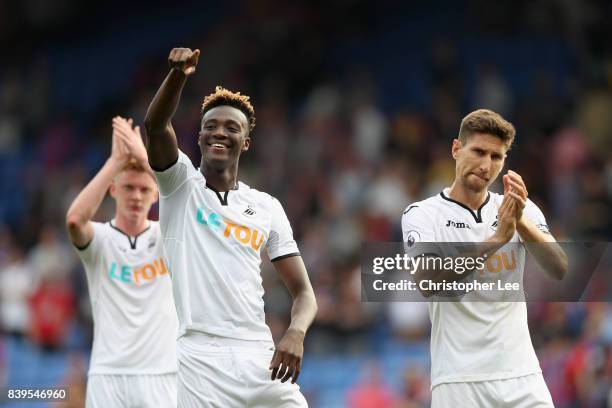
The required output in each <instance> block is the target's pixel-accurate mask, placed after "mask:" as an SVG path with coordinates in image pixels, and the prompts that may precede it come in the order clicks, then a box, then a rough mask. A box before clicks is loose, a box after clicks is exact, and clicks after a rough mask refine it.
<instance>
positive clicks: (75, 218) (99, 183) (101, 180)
mask: <svg viewBox="0 0 612 408" xmlns="http://www.w3.org/2000/svg"><path fill="white" fill-rule="evenodd" d="M119 126H123V127H128V128H129V129H130V130H132V127H131V126H132V121H131V119H130V120H129V121H128V120H126V119H123V118H120V117H115V118H113V137H112V150H111V155H110V157H109V158H108V159H107V160H106V163H104V166H102V168H101V169H100V171H99V172H98V173H97V174H96V175H95V177H94V178H93V179H92V180H91V181H90V182H89V183H88V184H87V185H86V186H85V188H84V189H83V190H81V192H80V193H79V195H78V196H77V197H76V198H75V199H74V201H73V202H72V204H71V205H70V208H69V209H68V212H67V214H66V228H67V229H68V235H69V236H70V241H72V243H73V244H74V245H75V246H76V247H78V248H82V247H85V246H87V245H88V244H89V243H90V242H91V240H92V239H93V234H94V232H93V226H92V224H91V219H92V218H93V216H94V215H95V213H96V211H98V208H99V207H100V204H101V203H102V200H103V199H104V197H105V196H106V192H107V191H108V189H109V187H110V185H111V183H112V181H113V179H114V178H115V176H116V175H117V174H119V172H121V170H122V169H123V167H124V166H125V165H126V164H127V163H128V162H129V160H130V159H132V156H131V154H130V153H129V150H128V148H127V146H126V145H125V144H124V142H122V140H121V136H120V135H119V132H118V127H119ZM138 131H139V129H138V127H136V129H135V130H132V132H138ZM141 143H142V142H141Z"/></svg>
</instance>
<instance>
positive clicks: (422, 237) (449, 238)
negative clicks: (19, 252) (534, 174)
mask: <svg viewBox="0 0 612 408" xmlns="http://www.w3.org/2000/svg"><path fill="white" fill-rule="evenodd" d="M448 190H449V189H446V190H444V191H443V192H442V193H440V194H439V195H436V196H433V197H430V198H428V199H426V200H423V201H420V202H417V203H414V204H412V205H410V206H408V207H407V208H406V210H405V211H404V215H403V217H402V232H403V237H404V242H405V243H406V245H407V247H408V246H414V244H415V243H418V242H438V243H442V242H474V243H479V242H484V241H485V240H486V239H487V238H489V237H491V235H493V234H494V233H495V230H496V228H497V211H498V208H499V206H500V205H501V203H502V201H503V195H500V194H496V193H490V192H489V193H488V195H487V199H486V200H485V202H484V203H483V204H482V205H481V207H480V208H479V209H478V210H477V211H473V210H471V209H470V208H468V207H467V206H465V205H463V204H462V203H459V202H457V201H454V200H452V199H451V198H449V197H448ZM523 213H524V215H525V216H527V217H528V218H529V219H530V220H531V221H533V222H534V223H535V224H536V225H537V226H538V228H540V230H542V231H544V232H548V226H547V225H546V220H545V219H544V215H543V214H542V212H541V211H540V210H539V208H538V207H537V206H536V205H535V204H534V203H533V202H532V201H530V200H528V202H527V205H526V207H525V210H524V212H523ZM417 247H418V245H417V246H414V248H417ZM409 252H410V250H409ZM415 255H416V254H415ZM495 255H496V256H497V258H496V260H497V261H496V262H495V263H492V264H490V265H489V264H487V266H486V267H485V268H484V269H483V270H482V271H476V272H474V273H478V274H480V278H483V279H484V280H487V279H488V278H498V279H501V280H508V281H513V282H519V283H520V284H521V290H522V282H523V270H524V267H525V247H524V245H523V244H522V243H521V241H520V237H519V235H518V233H515V235H514V237H513V238H512V239H511V240H510V242H509V243H508V244H507V245H506V246H504V247H502V248H500V249H499V250H498V251H497V252H496V254H495ZM491 265H493V266H494V267H491ZM469 280H470V278H469V277H468V278H466V281H469ZM472 280H473V279H472ZM497 295H499V292H497ZM502 296H503V295H502ZM483 299H486V296H485V297H483V295H482V294H480V293H478V292H470V293H468V294H466V295H465V296H463V297H462V298H461V301H447V302H435V301H431V302H428V306H429V316H430V319H431V324H432V329H431V348H430V350H431V360H432V366H431V386H432V388H433V387H435V386H436V385H438V384H441V383H449V382H471V381H485V380H500V379H506V378H514V377H520V376H523V375H528V374H533V373H538V372H541V370H540V365H539V363H538V360H537V357H536V354H535V352H534V349H533V346H532V344H531V337H530V335H529V329H528V327H527V306H526V304H525V302H510V301H499V300H498V301H495V302H486V301H482V300H483ZM497 299H499V296H498V297H497ZM502 299H505V298H502Z"/></svg>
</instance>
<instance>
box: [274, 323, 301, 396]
mask: <svg viewBox="0 0 612 408" xmlns="http://www.w3.org/2000/svg"><path fill="white" fill-rule="evenodd" d="M303 356H304V334H303V333H301V332H299V331H298V330H294V329H292V328H289V329H287V332H286V333H285V335H284V336H283V338H282V339H281V340H280V342H279V343H278V347H276V350H275V351H274V355H273V356H272V361H271V362H270V367H268V369H269V370H272V381H274V380H275V379H277V378H278V379H280V380H281V382H285V381H287V380H288V379H289V378H291V383H292V384H294V383H295V382H296V381H297V379H298V376H299V375H300V370H301V367H302V357H303Z"/></svg>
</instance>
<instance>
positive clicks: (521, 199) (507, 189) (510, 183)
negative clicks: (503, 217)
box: [503, 170, 529, 222]
mask: <svg viewBox="0 0 612 408" xmlns="http://www.w3.org/2000/svg"><path fill="white" fill-rule="evenodd" d="M503 182H504V196H506V195H507V196H510V197H512V198H513V199H514V200H515V202H516V207H515V211H516V220H517V222H521V219H522V218H523V210H524V209H525V205H526V204H527V196H528V195H529V193H528V192H527V187H526V186H525V183H524V182H523V178H522V177H521V176H520V174H518V173H517V172H515V171H512V170H508V173H507V174H505V175H504V177H503Z"/></svg>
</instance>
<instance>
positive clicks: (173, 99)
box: [144, 48, 200, 170]
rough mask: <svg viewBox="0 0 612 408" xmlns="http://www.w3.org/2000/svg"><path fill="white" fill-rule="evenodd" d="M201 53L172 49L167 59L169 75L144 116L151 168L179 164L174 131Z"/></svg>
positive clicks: (156, 168) (162, 167)
mask: <svg viewBox="0 0 612 408" xmlns="http://www.w3.org/2000/svg"><path fill="white" fill-rule="evenodd" d="M199 57H200V50H193V51H192V50H191V49H189V48H173V49H172V51H170V55H169V56H168V65H169V66H170V72H169V73H168V75H167V76H166V79H165V80H164V82H163V83H162V85H161V86H160V88H159V90H158V91H157V93H156V94H155V97H153V101H152V102H151V105H149V109H148V110H147V114H146V116H145V122H144V123H145V129H146V133H147V152H148V154H149V164H150V165H151V167H152V168H153V169H154V170H165V169H167V168H168V167H170V166H171V165H173V164H174V163H176V161H177V160H178V144H177V141H176V134H175V132H174V129H173V127H172V123H171V120H172V117H173V116H174V113H175V112H176V109H177V107H178V104H179V101H180V99H181V93H182V91H183V87H184V86H185V82H186V81H187V77H188V76H190V75H192V74H193V73H194V72H195V70H196V66H197V65H198V59H199Z"/></svg>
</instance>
